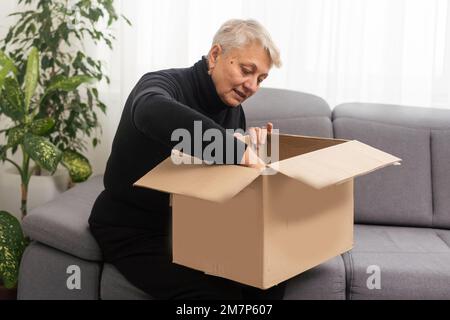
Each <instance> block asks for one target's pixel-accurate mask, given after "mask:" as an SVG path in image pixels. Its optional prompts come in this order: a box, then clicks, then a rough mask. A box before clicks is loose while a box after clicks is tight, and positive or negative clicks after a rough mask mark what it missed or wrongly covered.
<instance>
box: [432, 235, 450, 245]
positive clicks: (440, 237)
mask: <svg viewBox="0 0 450 320" xmlns="http://www.w3.org/2000/svg"><path fill="white" fill-rule="evenodd" d="M435 233H436V236H437V237H438V238H439V239H441V241H442V242H443V243H445V245H446V246H447V247H448V248H449V249H450V244H448V243H447V242H446V241H445V240H444V237H443V236H441V234H440V233H439V232H438V231H435Z"/></svg>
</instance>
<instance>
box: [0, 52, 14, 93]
mask: <svg viewBox="0 0 450 320" xmlns="http://www.w3.org/2000/svg"><path fill="white" fill-rule="evenodd" d="M10 72H13V73H14V74H16V73H17V69H16V67H15V66H14V62H13V61H12V60H11V59H10V58H9V57H8V56H7V55H6V54H5V53H4V52H3V51H0V89H1V88H2V86H3V82H4V80H5V78H6V76H7V75H8V74H9V73H10Z"/></svg>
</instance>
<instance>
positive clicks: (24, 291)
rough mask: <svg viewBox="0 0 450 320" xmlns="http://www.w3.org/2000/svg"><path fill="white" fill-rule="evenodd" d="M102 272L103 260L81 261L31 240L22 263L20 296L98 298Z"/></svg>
mask: <svg viewBox="0 0 450 320" xmlns="http://www.w3.org/2000/svg"><path fill="white" fill-rule="evenodd" d="M100 271H101V263H98V262H90V261H86V260H82V259H79V258H77V257H74V256H72V255H70V254H67V253H65V252H61V251H59V250H55V249H54V248H50V247H48V246H46V245H44V244H42V243H39V242H32V243H31V244H30V245H28V246H27V248H26V249H25V252H24V254H23V256H22V261H21V263H20V272H19V283H18V288H17V298H18V299H19V300H98V299H99V289H100V288H99V278H100ZM78 285H79V286H78Z"/></svg>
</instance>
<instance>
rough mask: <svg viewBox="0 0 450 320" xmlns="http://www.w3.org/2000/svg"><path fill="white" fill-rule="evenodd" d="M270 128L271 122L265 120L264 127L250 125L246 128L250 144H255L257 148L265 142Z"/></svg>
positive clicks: (270, 130)
mask: <svg viewBox="0 0 450 320" xmlns="http://www.w3.org/2000/svg"><path fill="white" fill-rule="evenodd" d="M272 129H273V124H272V122H267V125H266V126H265V127H262V128H261V127H251V128H249V129H248V130H247V131H248V133H249V135H250V139H251V142H252V145H254V146H256V150H258V149H259V147H260V146H261V145H264V144H266V141H267V134H270V133H271V132H272Z"/></svg>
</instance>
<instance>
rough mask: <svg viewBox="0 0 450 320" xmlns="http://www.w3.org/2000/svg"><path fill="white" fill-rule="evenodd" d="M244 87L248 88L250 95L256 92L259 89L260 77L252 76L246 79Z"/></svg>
mask: <svg viewBox="0 0 450 320" xmlns="http://www.w3.org/2000/svg"><path fill="white" fill-rule="evenodd" d="M244 87H245V89H246V90H248V91H250V95H252V94H254V93H255V92H256V90H258V79H256V77H252V78H250V79H248V80H247V81H245V83H244Z"/></svg>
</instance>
